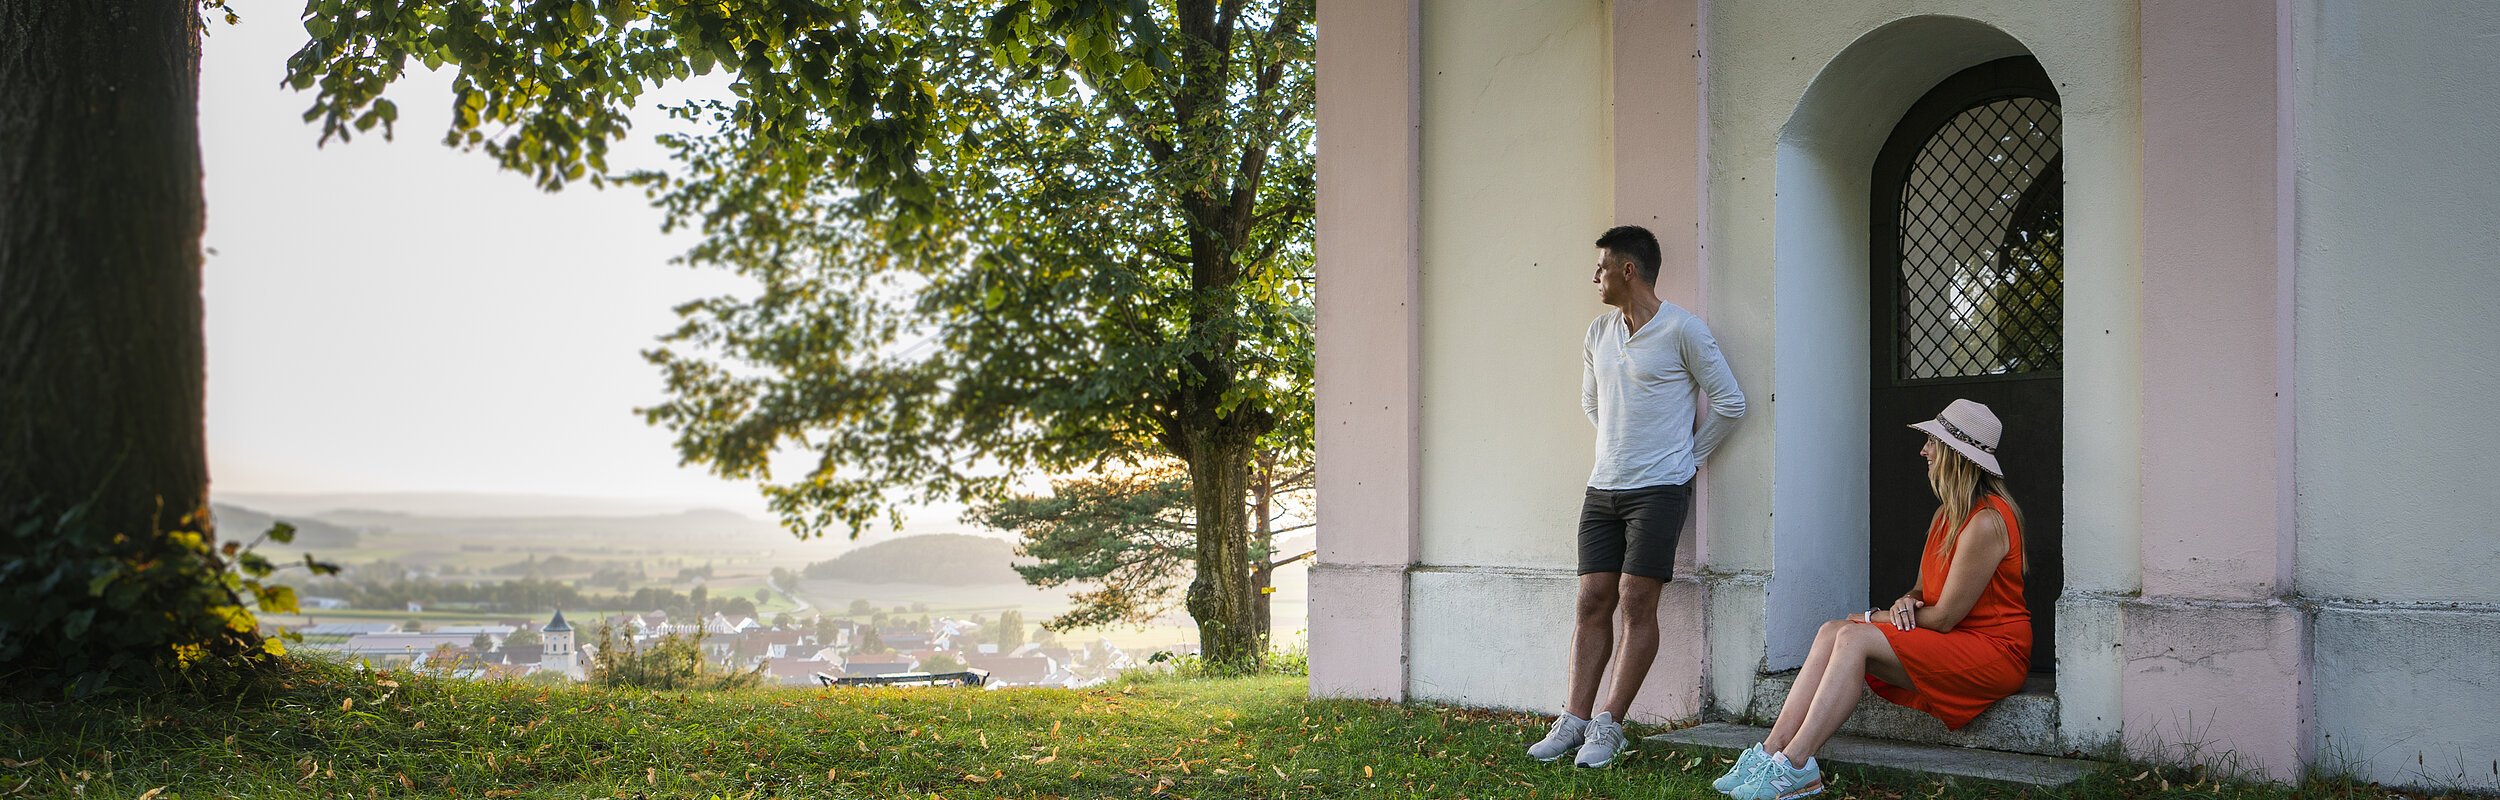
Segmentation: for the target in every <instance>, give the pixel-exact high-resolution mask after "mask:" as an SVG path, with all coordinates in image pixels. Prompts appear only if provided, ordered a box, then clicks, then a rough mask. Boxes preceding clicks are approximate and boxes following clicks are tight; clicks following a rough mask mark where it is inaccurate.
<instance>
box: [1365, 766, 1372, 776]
mask: <svg viewBox="0 0 2500 800" xmlns="http://www.w3.org/2000/svg"><path fill="white" fill-rule="evenodd" d="M1371 776H1372V768H1371V767H1364V768H1363V777H1366V778H1369V777H1371Z"/></svg>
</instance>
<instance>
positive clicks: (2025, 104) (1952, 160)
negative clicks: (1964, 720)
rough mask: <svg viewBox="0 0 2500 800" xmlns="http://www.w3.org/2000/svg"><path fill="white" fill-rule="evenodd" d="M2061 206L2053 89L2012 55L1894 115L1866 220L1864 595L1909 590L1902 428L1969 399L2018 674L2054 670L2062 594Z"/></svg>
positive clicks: (1919, 492)
mask: <svg viewBox="0 0 2500 800" xmlns="http://www.w3.org/2000/svg"><path fill="white" fill-rule="evenodd" d="M2064 200H2065V193H2064V160H2063V156H2062V148H2061V145H2060V139H2059V109H2058V98H2057V90H2056V88H2055V86H2054V85H2053V84H2051V83H2050V82H2049V78H2048V74H2047V73H2046V72H2045V71H2043V70H2042V69H2041V67H2040V64H2039V62H2038V61H2036V60H2034V59H2032V58H2031V57H2029V56H2017V57H2012V58H2003V59H1998V60H1995V61H1990V62H1987V63H1984V64H1980V65H1978V66H1975V67H1971V68H1969V69H1966V70H1963V71H1961V72H1958V73H1955V74H1954V75H1953V76H1952V77H1949V78H1946V79H1945V80H1944V81H1942V82H1940V83H1938V84H1936V86H1935V88H1933V89H1931V90H1929V91H1928V92H1927V94H1926V95H1925V96H1924V97H1922V98H1920V99H1919V101H1918V102H1917V103H1915V104H1913V105H1912V106H1911V107H1910V110H1909V111H1908V112H1907V113H1905V114H1903V115H1902V117H1901V120H1900V122H1899V123H1898V124H1896V125H1895V126H1894V128H1893V131H1892V135H1891V137H1890V138H1889V139H1887V140H1886V142H1885V143H1884V146H1883V149H1882V150H1881V151H1879V152H1878V154H1877V156H1876V160H1875V173H1874V175H1873V180H1872V192H1871V197H1870V208H1869V223H1870V224H1869V229H1870V234H1871V236H1870V240H1871V241H1870V245H1871V252H1870V257H1869V261H1868V263H1869V265H1870V267H1871V274H1870V275H1869V289H1870V291H1869V293H1868V296H1869V301H1870V303H1869V312H1870V313H1869V315H1868V320H1869V322H1870V323H1871V329H1870V338H1869V340H1868V341H1869V343H1870V344H1871V347H1869V348H1868V350H1869V355H1870V356H1871V358H1870V369H1869V387H1868V388H1869V391H1868V411H1869V419H1868V422H1869V425H1868V434H1867V435H1868V462H1867V463H1868V471H1867V491H1868V531H1869V543H1868V558H1867V575H1868V586H1867V592H1868V596H1869V597H1868V599H1869V601H1870V602H1871V603H1872V604H1874V605H1877V606H1883V605H1889V604H1890V603H1891V601H1892V599H1893V598H1895V597H1899V596H1900V594H1901V592H1902V591H1903V590H1905V589H1907V588H1909V587H1908V586H1907V579H1906V578H1905V577H1904V576H1912V575H1916V574H1918V562H1919V549H1920V547H1921V546H1922V544H1923V542H1924V539H1925V535H1926V532H1927V526H1928V520H1929V515H1930V514H1931V513H1932V512H1933V510H1934V509H1935V502H1934V495H1933V494H1931V493H1930V491H1929V489H1928V488H1927V481H1926V475H1925V472H1924V471H1923V469H1922V468H1921V462H1920V461H1919V459H1918V456H1917V452H1918V447H1919V442H1920V439H1921V435H1920V434H1919V433H1918V432H1917V431H1913V430H1910V429H1908V428H1906V427H1904V426H1905V425H1907V424H1908V423H1911V422H1916V421H1919V420H1922V419H1926V418H1928V417H1929V416H1932V415H1933V414H1935V413H1936V411H1937V410H1938V409H1941V408H1943V407H1944V406H1945V405H1946V404H1947V403H1950V402H1952V400H1953V399H1954V398H1969V399H1972V400H1976V401H1979V402H1981V403H1985V404H1987V405H1988V407H1989V408H1990V409H1993V410H1994V411H1995V412H1996V413H1997V416H1998V417H1999V418H2000V419H2001V420H2003V421H2004V423H2005V429H2006V433H2005V437H2004V439H2003V441H2002V446H2003V450H2002V451H2001V452H2000V453H1999V454H1998V458H1999V460H2000V462H2001V463H2002V464H2003V465H2004V467H2005V472H2006V475H2007V477H2008V483H2009V488H2010V489H2011V490H2012V492H2013V494H2014V497H2015V499H2016V500H2018V501H2019V502H2020V503H2021V506H2022V512H2023V531H2024V538H2025V540H2026V542H2025V544H2026V546H2027V548H2028V552H2027V554H2026V555H2027V557H2028V559H2029V565H2030V572H2029V575H2028V577H2027V578H2026V581H2025V586H2024V590H2025V596H2026V599H2027V600H2028V601H2029V604H2030V606H2031V615H2032V636H2033V646H2032V662H2031V663H2032V671H2033V672H2034V673H2049V672H2052V671H2053V670H2054V668H2055V665H2056V663H2057V658H2056V650H2055V647H2056V642H2057V635H2056V618H2055V613H2056V608H2057V597H2058V593H2059V591H2060V590H2061V588H2062V586H2063V584H2064V569H2063V561H2062V558H2061V555H2062V552H2063V550H2064V548H2063V547H2062V545H2061V539H2060V532H2059V522H2060V520H2062V519H2063V518H2064V516H2065V509H2064V502H2063V491H2062V487H2063V485H2064V479H2063V474H2062V469H2061V465H2062V460H2061V458H2060V453H2061V451H2062V444H2063V442H2062V439H2063V433H2062V432H2063V430H2064V426H2065V416H2064V405H2063V392H2064V382H2063V379H2062V376H2063V374H2064V373H2063V354H2064V352H2065V339H2064V324H2063V316H2064V313H2063V305H2064V287H2065V274H2064V252H2065V250H2064V236H2063V234H2064V221H2065V214H2064V209H2065V203H2064Z"/></svg>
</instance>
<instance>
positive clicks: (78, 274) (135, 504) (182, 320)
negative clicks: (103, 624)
mask: <svg viewBox="0 0 2500 800" xmlns="http://www.w3.org/2000/svg"><path fill="white" fill-rule="evenodd" d="M197 22H198V16H197V12H196V10H195V8H194V6H193V5H192V4H191V3H189V2H169V1H168V0H152V1H151V0H0V525H11V526H14V525H16V524H17V523H18V521H19V520H21V519H25V518H27V517H29V516H32V515H41V516H44V517H50V516H52V515H55V514H58V513H59V512H61V511H62V510H64V509H66V508H69V507H71V506H73V505H75V504H78V503H81V502H85V501H89V500H92V501H93V503H94V504H93V508H92V510H91V512H90V516H89V519H90V521H91V522H94V523H97V524H100V525H102V526H104V529H105V530H109V531H113V532H119V533H123V534H127V535H130V536H133V537H142V536H148V535H152V534H155V533H158V532H162V531H166V530H171V529H174V528H177V527H188V528H190V529H193V530H204V529H205V526H206V525H207V520H206V519H204V518H195V519H191V521H189V522H188V523H186V521H185V520H186V518H192V517H193V515H195V514H196V515H198V516H199V517H205V513H204V507H205V505H206V502H207V494H208V464H207V457H206V454H205V444H204V434H203V431H202V408H203V399H202V394H203V391H204V367H203V364H202V359H203V355H202V345H201V333H200V325H201V301H200V230H201V218H202V210H201V199H200V150H199V129H198V113H199V97H198V76H199V60H198V59H199V31H198V29H197Z"/></svg>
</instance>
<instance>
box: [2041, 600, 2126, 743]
mask: <svg viewBox="0 0 2500 800" xmlns="http://www.w3.org/2000/svg"><path fill="white" fill-rule="evenodd" d="M2126 599H2127V598H2126V597H2125V596H2123V595H2116V594H2100V593H2084V592H2067V593H2066V594H2065V596H2063V597H2059V598H2058V599H2057V713H2058V720H2057V732H2058V738H2059V740H2060V741H2062V742H2063V743H2064V744H2065V747H2066V749H2067V750H2070V751H2075V752H2081V753H2091V754H2098V753H2100V752H2102V751H2103V750H2104V749H2105V748H2107V747H2108V746H2110V745H2111V744H2114V743H2116V742H2117V741H2118V731H2119V720H2120V719H2121V716H2120V715H2121V713H2122V712H2121V710H2120V703H2119V698H2120V696H2121V695H2120V691H2119V683H2120V676H2121V675H2122V674H2123V673H2124V672H2125V670H2126V658H2125V654H2124V652H2123V651H2122V650H2121V649H2120V648H2119V646H2118V642H2119V633H2118V631H2119V626H2118V620H2119V604H2120V603H2121V602H2122V601H2124V600H2126Z"/></svg>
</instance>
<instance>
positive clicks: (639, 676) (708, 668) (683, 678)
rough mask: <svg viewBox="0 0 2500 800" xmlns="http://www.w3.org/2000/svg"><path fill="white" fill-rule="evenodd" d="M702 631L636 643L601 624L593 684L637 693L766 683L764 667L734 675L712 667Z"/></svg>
mask: <svg viewBox="0 0 2500 800" xmlns="http://www.w3.org/2000/svg"><path fill="white" fill-rule="evenodd" d="M703 639H704V633H703V630H702V629H701V628H696V629H695V632H694V634H693V635H690V636H689V635H680V634H675V633H670V634H665V635H662V636H661V637H660V638H658V639H653V640H651V641H647V642H635V641H634V640H633V637H632V636H629V635H622V634H619V633H618V632H617V630H616V628H615V626H613V625H609V624H607V623H604V622H603V623H600V624H599V632H598V635H597V649H596V650H593V651H592V652H591V659H590V682H591V683H594V684H597V685H600V686H606V687H628V688H635V689H696V690H717V689H744V688H748V687H752V686H756V685H759V684H761V683H763V682H764V670H763V669H762V668H761V667H758V668H756V669H752V670H748V671H745V672H733V671H730V670H728V669H726V668H723V667H720V666H717V665H714V664H713V663H712V661H711V659H708V658H705V657H704V655H703Z"/></svg>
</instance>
